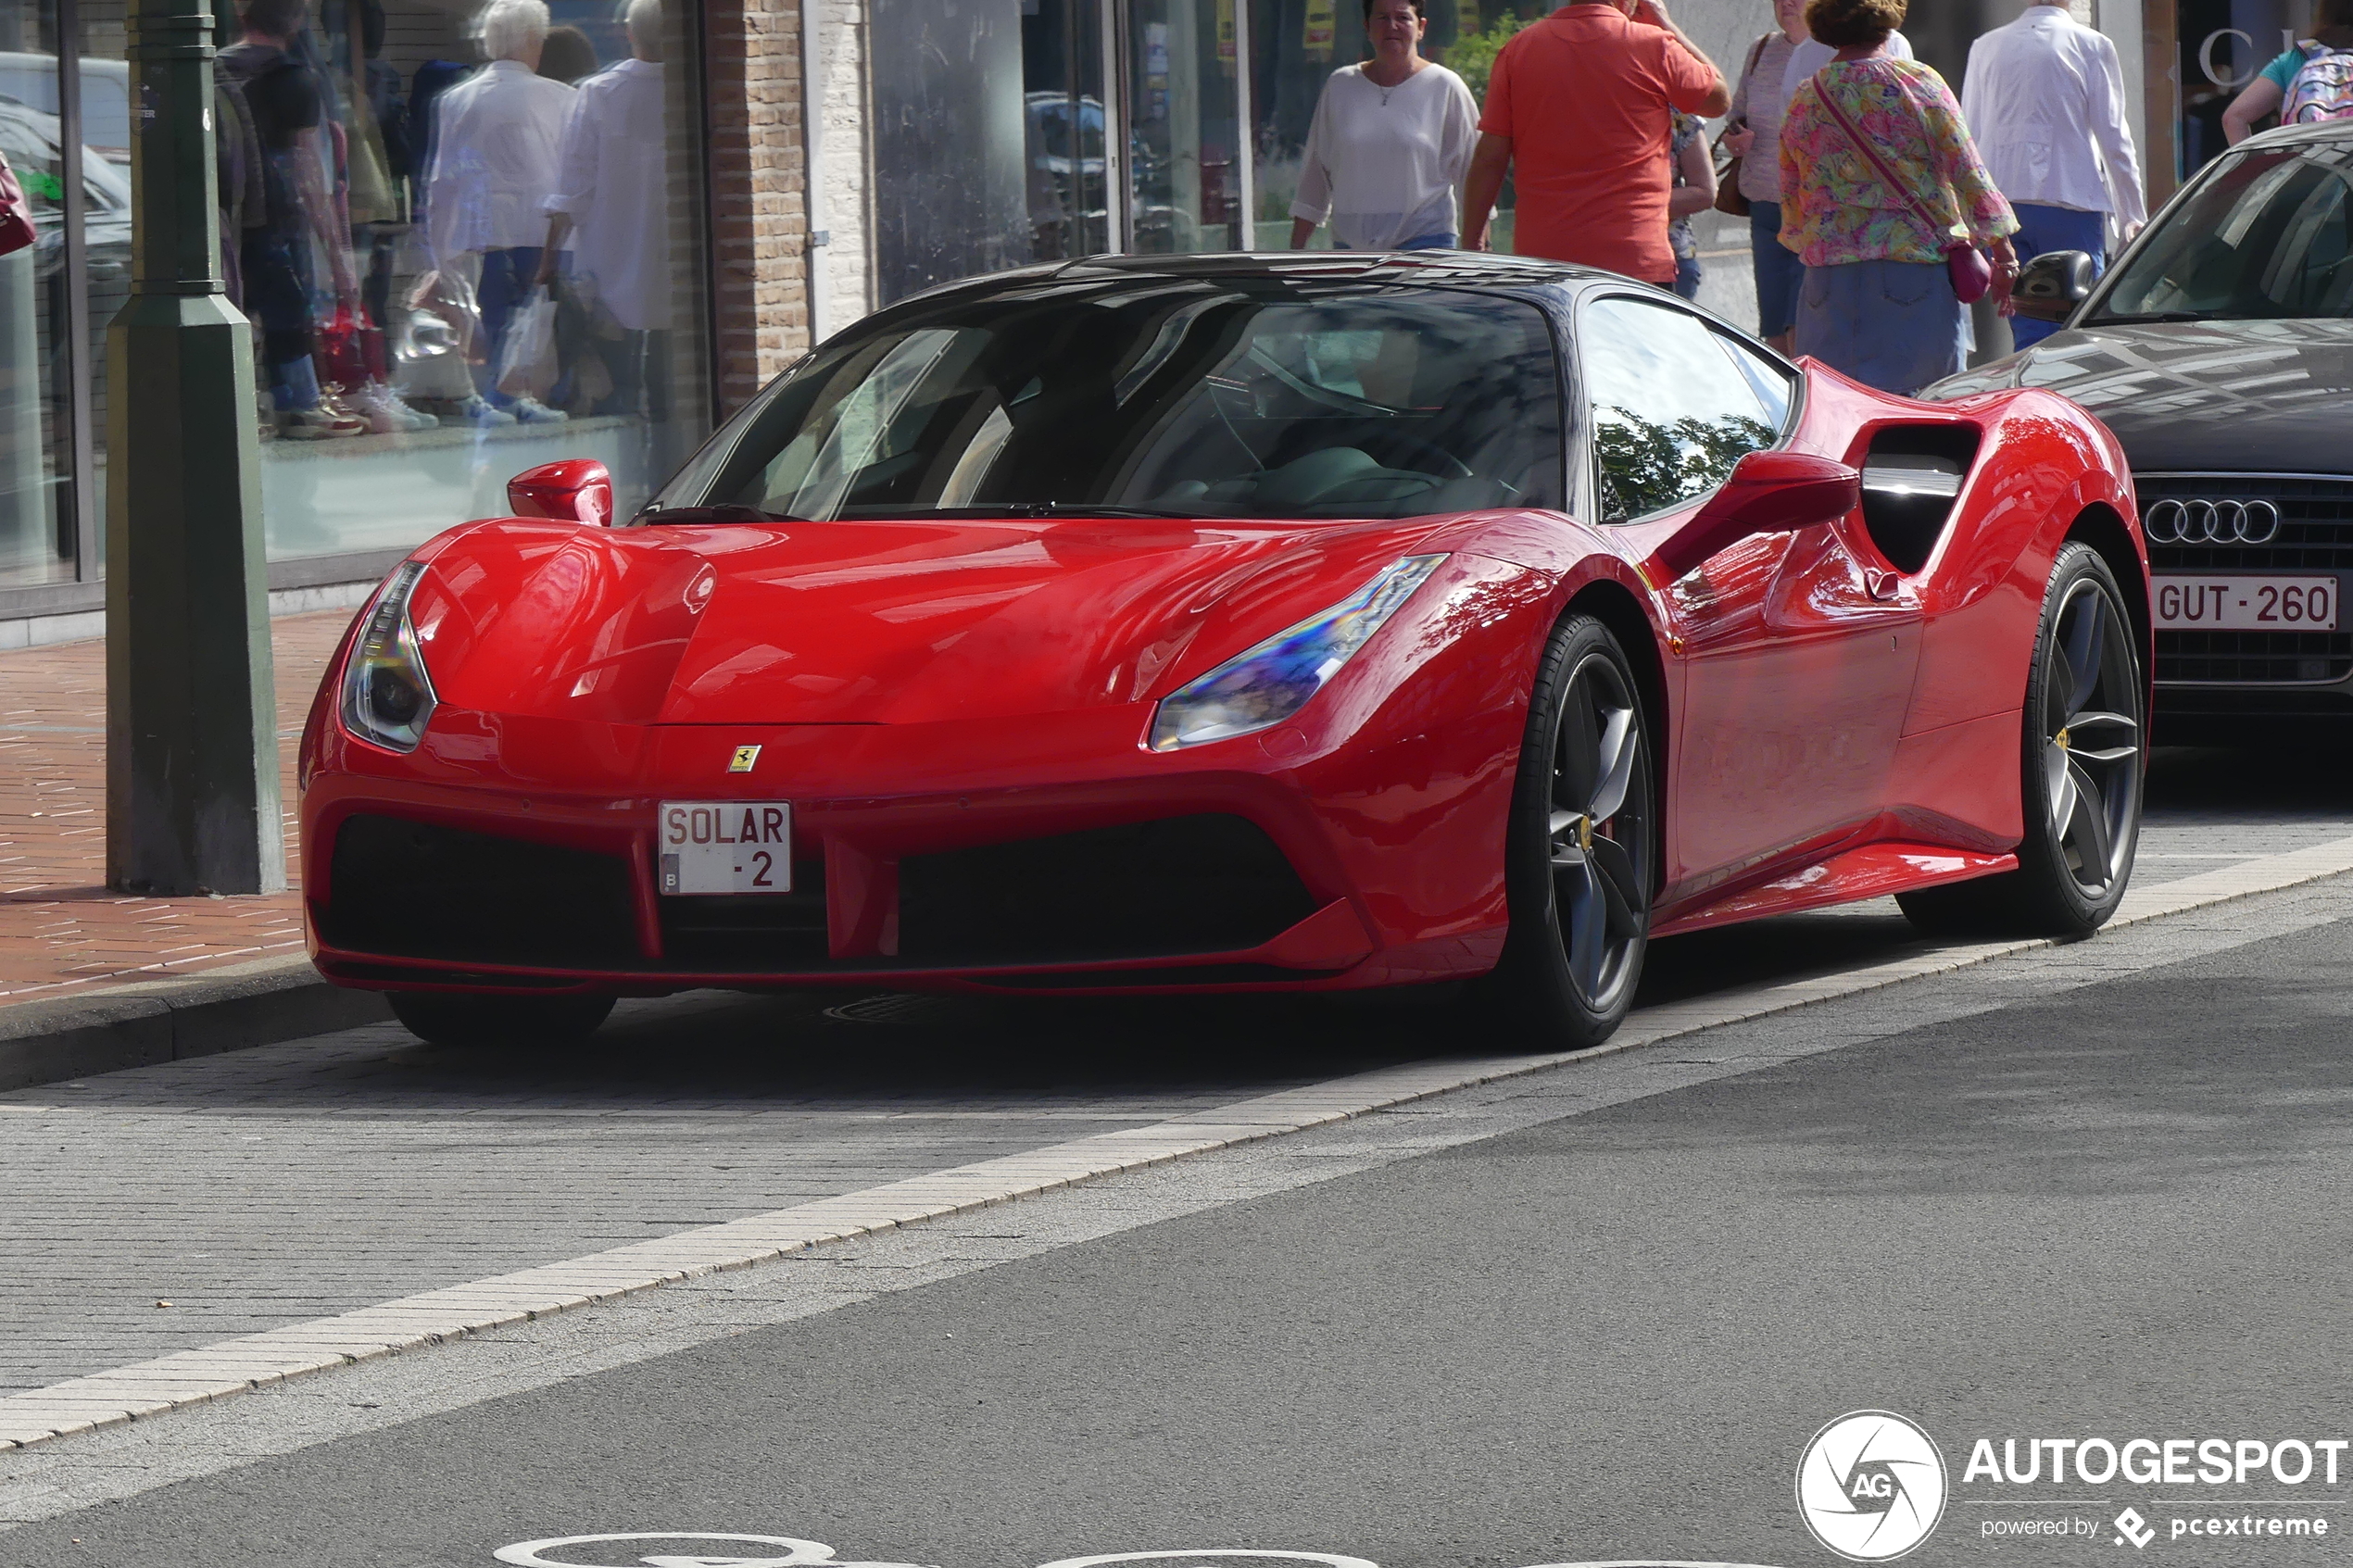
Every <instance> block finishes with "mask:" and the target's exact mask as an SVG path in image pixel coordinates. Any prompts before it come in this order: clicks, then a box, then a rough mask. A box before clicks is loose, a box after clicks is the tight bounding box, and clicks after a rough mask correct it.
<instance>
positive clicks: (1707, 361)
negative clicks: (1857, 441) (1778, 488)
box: [1578, 296, 1790, 522]
mask: <svg viewBox="0 0 2353 1568" xmlns="http://www.w3.org/2000/svg"><path fill="white" fill-rule="evenodd" d="M1578 354H1579V363H1580V365H1581V366H1582V368H1583V370H1584V375H1585V383H1586V397H1587V401H1588V403H1589V405H1590V407H1591V408H1592V420H1593V457H1594V464H1595V468H1596V470H1597V477H1598V479H1599V482H1600V484H1601V490H1602V509H1603V516H1604V521H1613V522H1617V521H1626V520H1627V519H1629V518H1638V517H1642V516H1646V515H1647V514H1649V513H1652V512H1655V511H1658V510H1661V509H1663V508H1667V507H1671V506H1674V505H1676V504H1678V503H1680V502H1683V501H1689V500H1692V499H1694V498H1696V497H1697V496H1700V495H1705V494H1706V493H1707V492H1708V491H1710V490H1713V489H1715V488H1716V487H1717V486H1718V485H1719V484H1721V483H1724V480H1725V479H1726V477H1727V476H1729V475H1730V473H1731V471H1732V465H1734V464H1735V463H1737V462H1739V461H1740V460H1741V458H1743V456H1745V455H1746V454H1748V453H1750V452H1754V451H1757V450H1760V449H1761V448H1764V447H1767V446H1770V445H1773V443H1774V442H1776V441H1777V440H1779V439H1780V430H1779V427H1780V424H1781V423H1782V421H1783V420H1785V419H1786V418H1787V415H1788V410H1789V397H1790V391H1789V383H1788V381H1787V373H1786V372H1785V371H1781V370H1778V369H1776V368H1775V367H1774V366H1773V365H1772V364H1771V362H1770V361H1768V360H1765V359H1763V358H1759V357H1758V356H1756V355H1755V354H1754V353H1752V352H1750V351H1748V350H1746V349H1745V348H1743V347H1742V346H1741V345H1736V344H1733V343H1731V342H1730V341H1729V340H1727V339H1725V338H1724V337H1722V336H1721V335H1720V334H1718V332H1716V331H1715V330H1714V329H1712V328H1710V327H1709V326H1708V325H1707V324H1706V323H1705V321H1702V320H1700V319H1699V318H1698V317H1696V316H1693V315H1691V314H1689V313H1687V312H1685V311H1682V310H1679V309H1676V308H1675V307H1672V306H1667V305H1657V304H1653V303H1651V302H1650V301H1648V300H1640V299H1634V298H1630V297H1626V296H1618V297H1614V298H1605V299H1599V300H1595V301H1593V302H1592V303H1591V304H1589V305H1588V306H1586V307H1585V311H1584V315H1583V318H1582V320H1580V322H1579V330H1578ZM1735 356H1741V357H1744V362H1743V360H1742V359H1736V358H1735ZM1775 389H1778V394H1779V395H1778V396H1771V395H1770V394H1771V392H1772V391H1773V390H1775Z"/></svg>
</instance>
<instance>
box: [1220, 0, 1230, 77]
mask: <svg viewBox="0 0 2353 1568" xmlns="http://www.w3.org/2000/svg"><path fill="white" fill-rule="evenodd" d="M1217 65H1218V68H1219V69H1222V70H1223V71H1225V73H1226V74H1227V76H1231V75H1233V74H1234V0H1217Z"/></svg>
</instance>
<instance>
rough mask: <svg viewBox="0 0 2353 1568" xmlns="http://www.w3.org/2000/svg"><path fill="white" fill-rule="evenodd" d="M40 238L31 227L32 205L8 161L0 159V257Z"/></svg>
mask: <svg viewBox="0 0 2353 1568" xmlns="http://www.w3.org/2000/svg"><path fill="white" fill-rule="evenodd" d="M40 237H41V236H40V232H39V231H38V230H36V229H34V227H33V226H32V204H31V203H30V202H28V201H26V200H25V199H24V187H23V186H22V185H20V184H19V183H17V176H16V171H15V170H14V169H10V168H9V167H8V160H7V159H6V157H0V256H7V255H9V254H11V253H12V252H15V251H19V250H22V249H24V247H25V246H27V245H31V244H32V243H33V242H34V241H35V240H37V239H39V238H40Z"/></svg>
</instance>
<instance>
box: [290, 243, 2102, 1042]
mask: <svg viewBox="0 0 2353 1568" xmlns="http://www.w3.org/2000/svg"><path fill="white" fill-rule="evenodd" d="M510 495H511V499H512V503H513V506H514V508H515V510H516V512H517V513H518V514H521V515H518V516H516V517H512V518H507V519H502V520H495V521H483V522H473V523H468V524H466V525H464V526H462V527H459V528H455V529H452V530H450V531H449V532H448V533H444V534H442V535H441V536H440V537H438V538H436V539H434V540H433V541H431V542H430V543H428V544H426V545H425V546H422V547H421V548H420V549H418V550H417V551H416V553H415V554H414V555H413V556H411V557H410V558H409V560H408V561H407V563H405V564H404V565H402V566H401V567H400V568H399V569H398V570H397V571H395V572H394V573H393V574H392V576H391V577H390V578H389V579H388V580H387V581H386V582H385V583H384V586H383V588H382V589H381V590H380V591H379V592H378V593H377V595H376V596H375V598H374V600H373V601H372V602H371V604H370V606H369V607H368V608H367V609H366V611H365V612H364V613H363V614H361V616H360V617H359V620H358V621H357V622H356V623H355V625H354V627H353V630H352V633H351V634H350V636H349V638H348V640H347V643H346V647H345V648H344V650H343V651H342V652H341V653H340V654H339V655H338V656H337V657H336V659H335V660H334V662H333V665H332V666H331V667H330V669H329V672H328V675H327V679H326V682H325V684H324V685H323V686H322V688H321V692H320V696H319V700H318V702H317V704H316V706H315V707H314V709H313V711H312V713H311V717H310V721H309V725H308V730H307V732H306V734H305V735H304V739H303V754H302V755H303V759H302V780H303V784H304V795H303V801H302V833H303V857H302V863H303V881H304V893H305V898H306V905H307V909H308V915H309V922H310V933H311V943H312V951H313V954H314V955H315V957H316V959H317V961H318V965H319V968H320V971H321V972H322V973H324V974H325V975H326V976H327V977H328V978H330V979H332V980H334V981H336V982H339V983H341V984H344V985H359V986H369V987H373V988H377V989H381V990H384V991H389V992H390V993H391V994H392V1000H393V1004H394V1006H395V1008H396V1010H397V1011H398V1013H399V1015H400V1017H401V1018H402V1019H403V1020H404V1021H405V1022H407V1023H408V1024H409V1026H410V1027H411V1028H412V1029H413V1030H415V1031H416V1032H417V1033H419V1034H420V1035H424V1036H426V1037H427V1038H429V1039H437V1040H444V1041H453V1042H454V1041H462V1040H480V1039H488V1038H494V1037H498V1036H502V1035H516V1034H522V1035H537V1036H540V1037H543V1038H559V1037H563V1036H567V1035H578V1034H580V1033H585V1031H586V1030H588V1029H591V1028H594V1027H595V1026H596V1024H597V1023H598V1022H599V1021H600V1020H601V1019H602V1018H603V1017H604V1015H605V1012H606V1011H607V1010H609V1009H610V1006H611V998H612V997H615V996H622V995H649V994H656V993H661V992H666V991H673V990H679V989H684V988H686V987H690V986H726V987H744V988H751V987H785V986H792V987H799V986H808V985H829V984H830V985H857V986H861V987H864V988H868V989H873V988H876V987H891V986H903V987H907V988H958V989H965V990H988V991H995V992H1041V991H1061V992H1179V991H1186V992H1190V991H1244V990H1253V989H1257V990H1278V989H1279V990H1339V989H1345V988H1355V987H1364V986H1377V985H1417V984H1423V983H1428V982H1437V981H1450V980H1468V979H1476V980H1477V981H1478V986H1477V987H1476V991H1477V992H1478V994H1481V995H1484V996H1485V997H1488V998H1489V999H1490V1001H1491V1003H1493V1004H1494V1005H1497V1006H1499V1007H1501V1008H1503V1009H1504V1010H1508V1011H1509V1012H1511V1013H1513V1014H1516V1016H1517V1017H1519V1018H1520V1019H1521V1020H1523V1021H1524V1027H1525V1031H1526V1032H1525V1035H1524V1037H1525V1038H1527V1039H1528V1040H1529V1042H1530V1043H1531V1044H1538V1043H1541V1044H1542V1045H1544V1046H1547V1047H1551V1046H1555V1045H1577V1044H1582V1043H1588V1042H1592V1041H1596V1040H1599V1039H1601V1038H1602V1037H1603V1036H1604V1035H1607V1034H1608V1033H1609V1031H1610V1030H1611V1029H1612V1028H1613V1027H1615V1026H1616V1024H1617V1022H1618V1021H1619V1019H1620V1018H1622V1017H1623V1016H1624V1014H1625V1011H1626V1009H1627V1005H1628V1003H1629V999H1630V997H1631V996H1632V993H1633V990H1634V987H1635V984H1636V980H1637V977H1638V976H1639V974H1640V972H1641V970H1642V958H1643V953H1644V948H1645V945H1646V944H1647V942H1648V941H1649V939H1650V938H1651V937H1653V936H1655V935H1666V934H1670V933H1675V932H1684V931H1692V930H1696V929H1698V928H1700V927H1703V926H1710V925H1716V924H1719V923H1722V922H1729V921H1738V920H1747V919H1753V918H1755V917H1757V916H1761V915H1769V914H1777V913H1780V912H1783V911H1787V910H1793V909H1808V908H1812V907H1815V906H1818V905H1823V904H1831V903H1838V902H1842V901H1845V900H1850V899H1857V898H1868V897H1875V896H1878V895H1881V894H1888V893H1893V894H1894V895H1896V896H1897V897H1898V898H1899V899H1900V900H1901V901H1902V903H1903V907H1904V908H1905V909H1906V912H1907V913H1909V914H1910V915H1911V916H1912V917H1913V918H1914V919H1915V920H1917V921H1919V922H1922V923H1923V924H1926V925H1930V926H1934V927H1940V928H1957V927H1963V926H1969V927H1984V928H1995V927H1998V928H2009V929H2017V930H2032V931H2044V932H2073V933H2081V932H2086V931H2089V930H2091V929H2093V928H2094V927H2095V926H2097V925H2098V924H2099V923H2100V922H2102V921H2103V920H2105V919H2106V918H2107V917H2108V914H2109V913H2110V912H2111V911H2112V910H2113V909H2115V908H2116V905H2117V902H2118V900H2119V899H2120V897H2122V894H2123V890H2124V884H2125V880H2126V878H2127V876H2128V875H2129V873H2130V872H2131V868H2132V863H2133V845H2134V839H2135V836H2136V832H2137V827H2138V823H2139V816H2140V802H2141V776H2142V762H2143V745H2142V736H2143V715H2144V714H2145V712H2146V704H2147V690H2146V681H2145V675H2144V673H2143V672H2144V671H2145V668H2146V661H2145V657H2144V655H2145V650H2146V648H2147V646H2148V641H2149V617H2148V594H2147V568H2146V560H2145V551H2144V548H2143V545H2142V541H2141V537H2140V534H2139V533H2138V525H2137V523H2136V521H2135V519H2136V517H2137V515H2138V514H2137V512H2136V511H2135V509H2134V507H2133V493H2132V483H2131V480H2130V478H2129V477H2128V473H2127V470H2126V468H2125V465H2124V460H2123V458H2122V456H2121V455H2120V452H2119V450H2118V448H2117V444H2116V442H2115V441H2114V440H2113V439H2111V438H2110V436H2109V434H2108V432H2107V431H2106V430H2105V429H2104V428H2102V426H2101V425H2100V424H2099V423H2098V422H2097V421H2096V420H2093V419H2092V418H2090V417H2089V416H2087V415H2086V414H2084V413H2083V412H2082V410H2081V409H2079V408H2076V407H2075V406H2074V405H2072V404H2070V403H2068V402H2066V401H2065V400H2063V399H2061V398H2058V397H2056V396H2053V395H2048V394H2046V393H2041V392H2035V391H2031V390H2030V391H2021V392H2008V393H1999V394H1990V395H1983V396H1979V397H1974V398H1968V399H1963V400H1961V401H1958V402H1954V403H1945V404H1939V405H1929V404H1923V403H1916V402H1911V401H1908V400H1906V399H1904V398H1898V397H1890V396H1886V395H1881V394H1879V393H1876V392H1872V391H1869V390H1868V389H1866V388H1863V387H1860V386H1857V385H1855V384H1854V383H1850V382H1847V381H1843V380H1842V379H1841V378H1840V377H1838V376H1837V375H1835V374H1833V373H1832V372H1831V371H1829V370H1824V369H1823V368H1821V367H1820V366H1818V365H1813V364H1810V363H1809V364H1805V365H1801V366H1797V367H1793V366H1791V365H1790V364H1788V363H1787V362H1785V361H1783V360H1782V359H1780V358H1777V357H1775V356H1774V355H1773V354H1772V353H1770V352H1769V351H1768V350H1767V349H1765V348H1763V347H1761V346H1760V345H1757V344H1756V343H1755V342H1753V341H1751V340H1750V339H1748V338H1746V337H1743V335H1742V334H1740V333H1739V332H1734V331H1732V330H1730V328H1728V327H1726V326H1725V325H1724V324H1723V323H1722V322H1720V321H1718V320H1714V319H1713V318H1711V317H1709V316H1707V315H1706V314H1705V313H1703V312H1700V311H1697V310H1694V309H1692V308H1691V307H1688V306H1686V305H1684V304H1683V303H1682V302H1681V301H1680V300H1678V299H1675V298H1673V297H1671V296H1669V295H1665V294H1661V293H1659V292H1657V291H1655V290H1652V289H1647V288H1643V287H1641V286H1638V285H1634V284H1629V283H1628V282H1625V281H1624V280H1622V279H1619V278H1617V277H1614V276H1610V275H1608V274H1604V273H1597V272H1590V271H1585V270H1579V269H1576V268H1569V267H1560V266H1554V265H1551V264H1541V263H1534V262H1528V261H1520V260H1515V259H1512V258H1505V257H1471V256H1458V255H1438V256H1429V255H1424V256H1419V257H1383V256H1367V257H1317V258H1308V257H1249V256H1228V257H1181V258H1167V259H1163V258H1152V259H1095V260H1088V261H1080V262H1075V263H1070V264H1067V265H1062V266H1056V267H1050V268H1038V269H1030V270H1023V271H1016V272H1009V273H1004V274H1000V275H999V276H996V277H992V278H988V279H985V280H981V281H977V282H969V283H963V284H958V285H954V286H950V287H948V288H943V289H939V290H936V291H933V292H931V293H929V294H926V295H922V296H920V297H918V298H914V299H911V300H908V301H906V302H904V303H902V304H900V305H898V306H895V307H891V308H889V309H887V310H884V311H882V312H880V313H879V314H877V315H875V316H873V317H871V318H869V319H868V320H864V321H862V322H861V323H860V324H859V325H857V326H856V327H853V328H851V329H850V330H849V331H848V332H843V333H842V334H841V335H839V336H838V337H836V338H834V339H833V340H832V341H830V342H828V343H826V344H825V345H824V346H823V347H821V348H819V349H818V350H817V351H816V352H815V353H813V354H812V355H811V356H810V357H808V358H806V359H804V360H802V361H801V363H800V364H799V366H797V367H796V368H795V369H793V370H791V371H789V372H787V373H786V375H784V376H783V377H781V378H780V379H779V380H777V381H776V382H775V383H774V384H773V385H771V386H770V387H768V388H767V389H766V390H765V391H764V392H762V393H761V395H760V396H759V397H758V398H757V399H756V400H755V401H753V402H752V403H751V404H750V405H749V407H748V408H745V409H744V410H743V411H742V412H741V413H740V414H738V415H737V416H736V418H735V419H734V420H731V421H730V422H729V423H728V424H727V425H726V427H725V428H724V429H723V430H721V431H720V432H719V433H718V434H717V435H715V436H714V437H713V438H712V439H711V442H710V444H709V445H707V446H706V447H704V448H703V450H702V451H701V452H700V453H699V454H698V456H697V457H696V458H694V459H693V460H692V461H691V462H690V463H688V464H687V466H686V468H685V470H683V471H681V472H680V473H679V474H678V475H677V476H676V477H675V478H674V479H673V480H672V481H671V483H670V484H669V486H668V487H667V488H666V489H664V490H663V491H662V492H661V494H660V495H657V496H656V497H655V498H654V499H653V500H652V501H651V502H650V503H649V504H648V505H647V506H646V507H645V508H643V509H642V510H640V511H639V512H638V513H637V514H636V515H635V516H634V517H631V518H629V519H627V520H626V521H612V520H610V519H609V518H608V515H607V514H608V513H609V512H610V500H611V485H610V481H609V480H608V479H607V478H606V476H605V475H604V473H603V471H602V470H600V469H598V466H597V465H595V464H593V463H585V462H575V463H565V464H556V465H551V466H550V467H548V468H545V469H539V470H533V471H532V472H531V473H528V474H525V475H523V476H522V477H521V478H520V479H518V480H517V481H516V482H515V483H514V485H513V486H512V489H511V492H510Z"/></svg>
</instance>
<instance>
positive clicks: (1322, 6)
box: [1300, 0, 1338, 60]
mask: <svg viewBox="0 0 2353 1568" xmlns="http://www.w3.org/2000/svg"><path fill="white" fill-rule="evenodd" d="M1336 31H1338V29H1337V26H1336V25H1335V23H1334V20H1333V17H1332V0H1307V22H1306V26H1305V28H1304V30H1303V31H1302V33H1301V35H1300V42H1301V43H1302V44H1305V45H1306V53H1307V57H1308V58H1309V59H1311V60H1328V59H1330V58H1331V57H1332V37H1333V34H1334V33H1335V32H1336Z"/></svg>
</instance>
